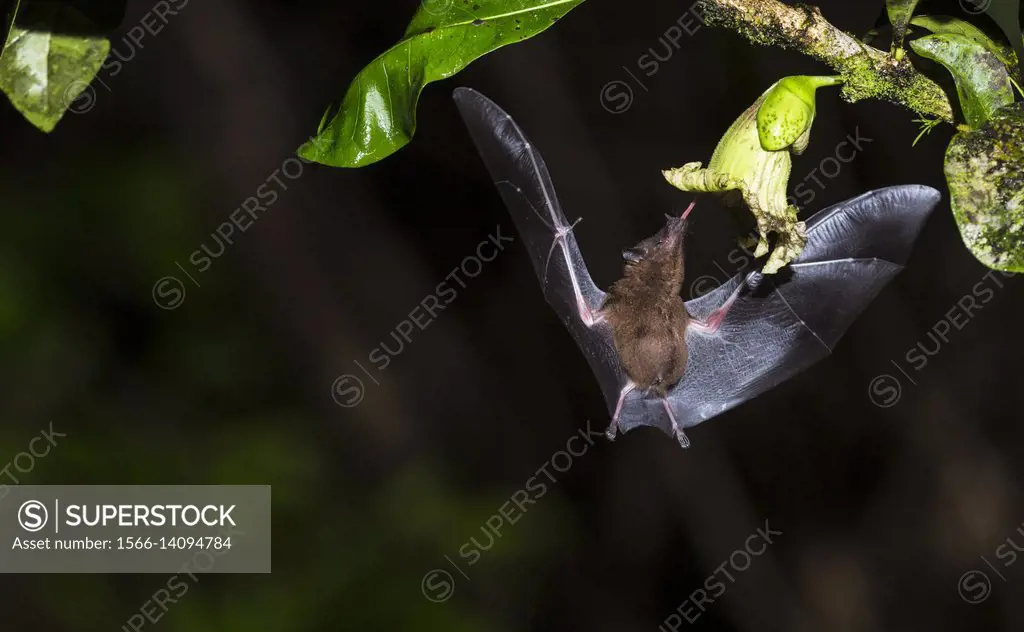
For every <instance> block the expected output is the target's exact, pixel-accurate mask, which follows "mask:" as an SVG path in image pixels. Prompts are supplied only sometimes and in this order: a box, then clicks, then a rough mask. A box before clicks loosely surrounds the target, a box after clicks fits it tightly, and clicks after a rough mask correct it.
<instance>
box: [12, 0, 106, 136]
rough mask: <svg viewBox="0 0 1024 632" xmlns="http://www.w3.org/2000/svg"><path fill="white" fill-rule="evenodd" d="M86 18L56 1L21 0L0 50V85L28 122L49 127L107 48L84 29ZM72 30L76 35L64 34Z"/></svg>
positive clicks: (89, 77) (88, 78)
mask: <svg viewBox="0 0 1024 632" xmlns="http://www.w3.org/2000/svg"><path fill="white" fill-rule="evenodd" d="M89 28H90V23H89V21H88V18H86V17H84V16H82V15H81V14H80V13H78V12H77V11H75V10H74V9H71V8H69V7H68V6H67V5H64V4H61V3H57V2H22V3H21V4H20V7H19V8H18V9H17V13H16V14H15V16H14V23H13V25H12V26H11V28H10V32H9V35H8V37H7V40H6V42H5V43H4V47H3V51H2V52H0V90H3V91H4V93H6V94H7V97H8V98H9V99H10V100H11V103H12V104H13V105H14V107H15V108H17V109H18V111H19V112H21V113H22V115H23V116H24V117H25V118H26V119H28V120H29V122H31V123H32V124H33V125H35V126H36V127H38V128H39V129H41V130H43V131H44V132H50V131H52V130H53V128H54V127H55V126H56V125H57V122H58V121H59V120H60V119H61V117H62V116H64V113H65V112H66V111H67V109H68V107H69V106H70V105H71V104H72V103H73V102H74V101H75V99H76V98H78V95H79V94H81V93H82V91H83V90H85V89H86V88H87V87H88V85H89V82H90V81H92V79H93V77H95V76H96V72H97V71H99V69H100V67H101V66H102V64H103V60H105V59H106V57H107V53H108V52H109V51H110V42H108V41H107V40H106V39H105V38H104V37H101V36H98V35H90V34H86V33H85V32H86V31H88V29H89ZM71 30H77V31H80V32H83V34H81V35H78V34H76V35H65V34H63V33H64V32H67V31H71Z"/></svg>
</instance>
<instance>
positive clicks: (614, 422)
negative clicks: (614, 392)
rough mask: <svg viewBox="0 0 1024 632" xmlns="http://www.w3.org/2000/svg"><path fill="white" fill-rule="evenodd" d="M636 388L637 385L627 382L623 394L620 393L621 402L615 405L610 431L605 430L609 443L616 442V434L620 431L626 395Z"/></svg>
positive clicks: (609, 426)
mask: <svg viewBox="0 0 1024 632" xmlns="http://www.w3.org/2000/svg"><path fill="white" fill-rule="evenodd" d="M635 388H636V384H634V383H632V382H626V385H625V386H623V387H622V392H620V393H619V401H618V403H617V404H615V414H613V415H612V423H610V424H609V425H608V430H605V433H604V436H606V437H608V440H609V441H615V434H616V433H617V432H618V431H619V413H621V412H622V403H623V402H624V401H626V395H629V393H630V391H632V390H633V389H635Z"/></svg>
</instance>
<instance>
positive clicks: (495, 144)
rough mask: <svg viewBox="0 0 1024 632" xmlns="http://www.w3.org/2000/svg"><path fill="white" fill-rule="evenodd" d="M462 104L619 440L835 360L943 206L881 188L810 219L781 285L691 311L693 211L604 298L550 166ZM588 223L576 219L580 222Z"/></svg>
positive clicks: (739, 287) (714, 297) (517, 135)
mask: <svg viewBox="0 0 1024 632" xmlns="http://www.w3.org/2000/svg"><path fill="white" fill-rule="evenodd" d="M454 98H455V101H456V104H457V105H458V108H459V111H460V113H461V114H462V118H463V119H464V121H465V123H466V126H467V127H468V129H469V132H470V135H471V136H472V138H473V142H474V143H475V144H476V147H477V149H478V151H479V152H480V155H481V156H482V158H483V160H484V163H485V164H486V166H487V169H488V171H489V172H490V174H491V177H492V178H493V180H494V182H495V184H496V186H497V187H498V190H499V191H500V193H501V196H502V198H503V199H504V201H505V204H506V206H507V207H508V210H509V212H510V213H511V215H512V219H513V221H514V222H515V224H516V229H517V230H518V231H519V233H520V235H521V236H522V239H523V241H524V242H525V244H526V247H527V250H528V251H529V254H530V258H531V260H532V262H533V267H534V270H535V271H536V273H537V276H538V278H539V279H540V284H541V288H542V290H543V292H544V297H545V298H546V299H547V302H548V304H549V305H550V306H551V307H552V308H553V309H554V311H555V313H556V314H557V315H558V317H559V318H560V319H561V320H562V322H563V323H564V324H565V326H566V328H567V329H568V330H569V332H570V333H571V334H572V336H573V338H574V339H575V340H576V343H577V345H578V346H579V348H580V350H581V351H582V352H583V355H584V356H586V358H587V362H588V363H589V364H590V368H591V369H592V370H593V372H594V375H595V376H596V377H597V380H598V382H599V383H600V385H601V391H602V393H603V394H604V398H605V403H606V404H607V406H608V412H609V414H610V415H611V416H612V420H611V424H610V426H609V427H608V431H607V436H608V438H609V439H614V438H615V434H616V432H617V431H621V432H623V433H626V432H629V431H630V430H632V429H634V428H636V427H638V426H651V427H654V428H659V429H661V430H662V431H663V432H665V433H667V434H669V435H670V436H673V437H675V438H676V439H677V440H678V441H679V443H680V445H682V446H683V447H684V448H685V447H689V445H690V442H689V439H687V437H686V434H685V432H684V431H685V429H686V428H690V427H692V426H696V425H697V424H699V423H701V422H703V421H706V420H708V419H711V418H712V417H715V416H717V415H720V414H722V413H723V412H725V411H727V410H729V409H731V408H733V407H735V406H738V405H740V404H742V403H743V402H745V401H747V400H749V399H752V398H754V397H756V396H757V395H760V394H761V393H764V392H765V391H767V390H769V389H771V388H773V387H775V386H778V385H779V384H781V383H782V382H784V381H786V380H787V379H789V378H791V377H793V376H794V375H796V374H797V373H799V372H801V371H803V370H804V369H806V368H808V367H809V366H811V365H812V364H814V363H815V362H817V361H818V360H820V359H822V358H824V357H825V356H827V355H828V354H829V353H831V351H832V349H833V348H834V347H835V345H836V343H838V341H839V339H840V338H841V337H842V335H843V334H844V333H845V332H846V330H847V329H848V328H849V327H850V325H851V324H852V323H853V321H854V320H855V319H856V318H857V316H859V315H860V313H861V312H862V311H863V310H864V308H865V307H866V306H867V305H868V303H869V302H870V301H871V300H872V299H873V298H874V297H875V296H876V295H877V294H878V293H879V292H880V291H881V290H882V288H883V287H885V285H886V284H887V283H888V282H889V281H890V280H891V279H892V278H893V277H894V276H895V275H896V274H897V273H898V272H899V271H900V270H902V269H903V264H904V263H905V262H906V259H907V256H908V255H909V253H910V250H911V249H912V247H913V245H914V242H915V241H916V240H917V235H918V233H919V232H920V230H921V227H922V226H923V224H924V222H925V220H926V219H927V218H928V216H929V215H930V214H931V212H932V210H933V209H934V208H935V206H936V204H938V202H939V199H940V195H939V192H938V191H936V190H935V189H932V188H929V187H925V186H917V185H912V186H900V187H892V188H887V189H880V190H877V191H871V192H868V193H865V194H864V195H861V196H859V197H856V198H853V199H852V200H848V201H846V202H843V203H841V204H837V205H836V206H833V207H831V208H829V209H826V210H823V211H821V212H819V213H817V214H815V215H814V216H812V217H811V218H810V219H809V220H808V221H807V233H806V234H807V245H806V246H805V247H804V250H803V252H802V254H801V255H800V256H799V257H798V258H797V259H795V260H794V261H793V262H792V263H790V264H789V265H788V266H786V267H785V268H783V269H782V270H780V271H779V272H778V273H777V274H774V275H764V274H761V273H760V272H758V271H757V270H756V269H754V270H748V271H743V272H741V273H739V274H737V275H736V276H734V277H733V278H732V279H730V280H729V281H727V282H725V283H724V284H722V285H721V286H719V287H718V288H717V289H715V290H713V291H711V292H710V293H708V294H705V295H704V296H701V297H699V298H695V299H693V300H690V301H686V302H685V303H684V302H683V300H682V298H681V297H680V291H681V290H682V286H683V277H684V256H683V241H684V237H685V234H686V226H687V223H688V221H689V220H688V217H687V216H688V214H689V213H690V211H691V210H692V208H693V205H692V204H691V205H690V207H689V208H688V209H687V210H686V212H685V213H683V215H682V217H668V219H667V221H666V223H665V225H664V227H663V228H662V229H661V230H660V231H659V232H658V233H657V234H655V235H653V236H651V237H649V238H647V239H645V240H643V241H641V242H640V243H638V244H637V245H636V246H634V247H633V248H630V249H627V250H624V251H623V253H622V256H623V260H624V265H625V268H624V272H623V276H622V278H621V279H620V280H619V281H616V282H615V283H614V284H612V285H611V286H610V287H609V290H608V292H607V293H605V292H604V291H602V290H601V289H599V288H598V287H597V286H596V285H595V284H594V282H593V280H591V278H590V273H589V272H588V271H587V266H586V264H585V263H584V261H583V256H582V255H581V254H580V249H579V246H578V245H577V242H576V238H575V236H574V235H573V232H572V231H573V226H575V224H570V223H569V222H568V221H567V220H566V218H565V214H564V213H563V212H562V209H561V206H560V205H559V203H558V198H557V197H556V195H555V189H554V187H553V185H552V183H551V178H550V176H549V175H548V169H547V166H546V165H545V164H544V160H543V159H542V158H541V156H540V154H539V152H538V151H537V150H536V148H534V146H533V145H532V144H531V143H530V141H529V139H527V137H526V135H525V134H523V132H522V130H520V129H519V126H518V125H516V123H515V121H513V120H512V118H511V117H510V116H509V115H508V114H506V113H505V112H504V111H503V110H502V109H501V108H499V107H498V106H497V105H495V104H494V103H493V102H492V101H491V100H489V99H488V98H487V97H485V96H483V95H481V94H480V93H478V92H476V91H474V90H471V89H468V88H459V89H457V90H456V91H455V94H454ZM578 221H579V220H577V222H578Z"/></svg>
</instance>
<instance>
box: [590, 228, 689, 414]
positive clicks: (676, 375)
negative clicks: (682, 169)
mask: <svg viewBox="0 0 1024 632" xmlns="http://www.w3.org/2000/svg"><path fill="white" fill-rule="evenodd" d="M685 225H686V222H685V220H683V219H680V218H669V221H668V223H667V224H666V225H665V227H664V228H663V229H662V230H661V231H660V232H658V234H656V235H654V236H653V237H649V238H648V239H645V240H643V241H641V242H640V243H639V244H637V245H636V247H635V248H633V249H632V250H629V251H626V253H624V255H628V256H626V267H625V271H624V274H623V277H622V278H621V279H619V280H618V281H616V282H615V283H614V284H613V285H612V286H611V288H610V290H609V291H608V297H607V299H606V300H605V303H604V305H603V307H602V309H601V313H602V315H603V316H604V317H605V319H606V320H607V322H608V324H609V325H610V326H611V329H612V335H613V339H614V341H615V347H616V349H617V350H618V352H619V356H620V357H621V359H622V364H623V367H624V368H625V371H626V374H627V375H628V376H629V378H630V379H631V380H632V381H633V383H634V384H636V386H637V388H639V389H641V390H644V391H647V392H649V393H651V394H655V395H657V396H658V397H664V396H665V393H666V392H667V391H668V389H670V388H671V387H672V386H674V385H675V384H676V382H678V381H679V380H680V379H681V378H682V377H683V372H684V371H685V370H686V357H687V353H686V326H687V323H688V322H689V315H688V314H687V313H686V307H685V306H684V305H683V301H682V299H681V298H680V297H679V293H680V291H681V290H682V288H683V233H684V229H685Z"/></svg>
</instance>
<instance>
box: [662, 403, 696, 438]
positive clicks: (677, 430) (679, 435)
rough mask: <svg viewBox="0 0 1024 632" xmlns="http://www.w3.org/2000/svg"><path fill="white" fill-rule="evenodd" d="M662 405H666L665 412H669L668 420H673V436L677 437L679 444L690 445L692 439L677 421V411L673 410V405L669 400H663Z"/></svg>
mask: <svg viewBox="0 0 1024 632" xmlns="http://www.w3.org/2000/svg"><path fill="white" fill-rule="evenodd" d="M661 405H662V406H664V407H665V412H666V413H668V420H669V421H670V422H672V436H673V437H675V438H676V441H678V442H679V445H681V446H683V447H684V448H688V447H690V440H689V439H688V438H687V437H686V434H685V433H684V432H683V429H682V428H680V427H679V422H677V421H676V416H675V413H673V412H672V406H670V405H669V403H668V400H667V399H663V400H661Z"/></svg>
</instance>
